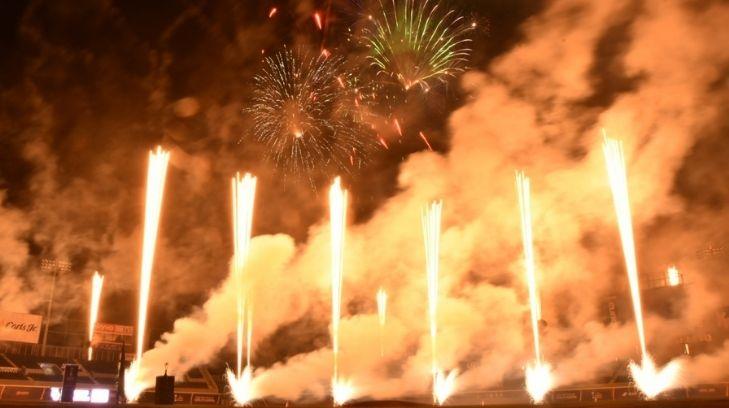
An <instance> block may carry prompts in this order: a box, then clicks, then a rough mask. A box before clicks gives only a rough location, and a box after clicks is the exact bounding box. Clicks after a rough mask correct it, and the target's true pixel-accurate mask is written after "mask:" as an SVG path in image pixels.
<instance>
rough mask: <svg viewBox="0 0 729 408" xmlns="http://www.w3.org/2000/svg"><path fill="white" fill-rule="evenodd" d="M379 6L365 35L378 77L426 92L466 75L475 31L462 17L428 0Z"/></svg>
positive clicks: (393, 0) (407, 0) (405, 0)
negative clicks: (470, 44)
mask: <svg viewBox="0 0 729 408" xmlns="http://www.w3.org/2000/svg"><path fill="white" fill-rule="evenodd" d="M379 3H380V13H379V15H377V16H376V17H374V18H372V19H370V20H371V21H372V25H371V26H368V27H366V29H365V31H364V35H363V40H364V43H365V44H366V45H367V47H368V48H369V50H370V53H369V55H368V59H369V60H370V63H371V65H372V66H373V67H375V69H376V70H377V71H378V73H379V74H381V75H383V76H386V77H390V78H393V79H394V80H396V81H397V82H399V83H400V84H401V85H402V86H403V87H404V88H405V89H406V90H407V89H410V88H411V87H413V86H416V85H417V86H420V88H422V89H423V90H424V91H427V90H429V89H430V87H431V82H433V81H444V80H445V78H446V77H450V76H454V75H455V74H456V73H458V72H461V71H462V70H463V69H464V65H465V64H466V62H467V61H468V57H469V56H470V54H471V49H470V48H469V43H470V42H471V39H470V38H469V31H470V30H472V29H473V26H472V25H470V24H467V23H466V21H465V19H464V18H463V17H462V16H459V15H457V13H456V12H455V11H454V10H445V9H442V8H439V7H438V3H437V2H431V1H429V0H422V1H416V0H403V1H396V0H392V2H391V7H387V6H385V4H384V3H383V1H382V0H380V2H379Z"/></svg>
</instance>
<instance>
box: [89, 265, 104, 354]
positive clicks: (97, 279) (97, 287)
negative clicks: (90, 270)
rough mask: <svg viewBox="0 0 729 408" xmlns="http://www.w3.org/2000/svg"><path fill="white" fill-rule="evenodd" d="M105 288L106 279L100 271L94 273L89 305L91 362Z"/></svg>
mask: <svg viewBox="0 0 729 408" xmlns="http://www.w3.org/2000/svg"><path fill="white" fill-rule="evenodd" d="M103 286H104V277H103V276H101V275H100V274H99V272H98V271H97V272H94V276H93V277H92V278H91V302H90V303H89V350H88V360H89V361H91V358H92V357H93V353H94V349H93V347H91V342H92V341H93V339H94V328H95V327H96V320H97V319H98V317H99V304H101V289H102V287H103Z"/></svg>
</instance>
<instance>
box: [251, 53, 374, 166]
mask: <svg viewBox="0 0 729 408" xmlns="http://www.w3.org/2000/svg"><path fill="white" fill-rule="evenodd" d="M254 81H255V89H254V91H253V101H252V104H251V106H250V108H248V109H246V110H247V111H248V112H249V113H250V114H251V115H252V118H253V132H254V136H255V138H256V139H257V140H259V141H260V142H262V143H264V144H265V145H266V146H267V147H268V153H269V157H270V158H271V159H272V160H273V161H274V162H275V163H276V165H277V166H278V167H280V168H282V169H283V170H285V171H286V172H287V173H295V174H304V175H308V176H310V174H311V172H312V171H313V170H314V169H321V168H328V167H333V168H334V169H335V170H337V171H341V170H344V171H348V170H351V169H352V168H355V167H358V166H360V165H361V164H362V163H363V162H364V161H365V160H366V156H367V153H368V152H369V150H370V149H371V148H372V147H374V146H375V141H376V139H375V138H374V136H372V135H369V134H368V131H367V128H365V126H364V125H363V124H362V123H361V122H360V120H359V117H358V110H357V104H356V100H357V98H358V95H357V94H358V90H357V88H356V87H355V86H353V85H352V83H353V82H352V78H350V76H349V75H348V74H347V72H345V70H344V60H343V59H342V58H340V57H337V56H334V55H330V56H325V55H317V56H314V55H309V54H306V53H303V52H294V51H291V50H289V49H284V50H283V51H281V52H279V53H277V54H275V55H273V56H271V57H268V58H266V59H265V61H264V67H263V69H262V71H261V72H260V73H259V74H258V75H256V76H255V78H254Z"/></svg>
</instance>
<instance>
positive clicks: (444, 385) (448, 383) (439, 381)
mask: <svg viewBox="0 0 729 408" xmlns="http://www.w3.org/2000/svg"><path fill="white" fill-rule="evenodd" d="M457 376H458V370H456V369H454V370H451V372H450V373H448V375H446V374H445V373H444V372H443V371H442V370H438V372H437V373H436V375H435V382H434V383H433V400H434V401H435V403H436V404H438V405H443V403H444V402H446V400H447V399H448V397H450V396H451V395H453V392H454V391H455V390H456V377H457Z"/></svg>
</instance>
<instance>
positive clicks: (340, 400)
mask: <svg viewBox="0 0 729 408" xmlns="http://www.w3.org/2000/svg"><path fill="white" fill-rule="evenodd" d="M354 393H355V389H354V386H352V383H351V382H350V381H346V380H332V401H333V402H334V405H336V406H339V405H344V404H345V403H346V402H347V401H349V400H351V399H352V397H354Z"/></svg>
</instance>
